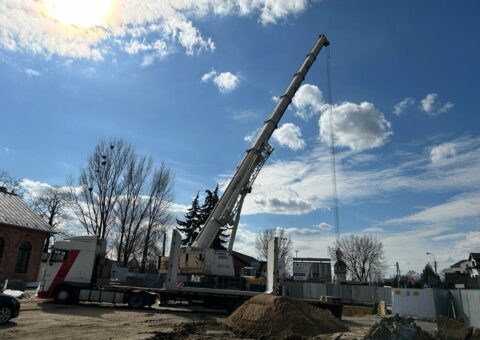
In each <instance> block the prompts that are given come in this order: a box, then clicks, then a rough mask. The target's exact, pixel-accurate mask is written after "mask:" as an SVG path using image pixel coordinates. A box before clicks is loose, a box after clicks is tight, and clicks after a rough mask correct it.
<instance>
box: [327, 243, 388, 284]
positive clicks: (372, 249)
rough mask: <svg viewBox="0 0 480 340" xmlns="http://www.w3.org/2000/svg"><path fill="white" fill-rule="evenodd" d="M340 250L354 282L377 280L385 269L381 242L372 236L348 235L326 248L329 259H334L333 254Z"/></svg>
mask: <svg viewBox="0 0 480 340" xmlns="http://www.w3.org/2000/svg"><path fill="white" fill-rule="evenodd" d="M337 249H340V250H341V251H342V253H343V260H344V261H345V263H346V265H347V269H348V271H349V272H350V274H351V275H352V278H353V279H354V280H358V281H361V282H366V281H372V280H375V279H378V276H379V275H380V273H382V272H383V271H384V269H385V265H384V250H383V244H382V242H380V241H378V240H377V239H376V238H375V237H373V236H372V235H366V234H365V235H363V236H358V235H348V236H344V237H342V238H340V239H339V240H337V241H336V242H335V245H334V246H333V247H328V251H329V254H330V257H331V258H332V259H335V258H336V255H335V252H336V250H337Z"/></svg>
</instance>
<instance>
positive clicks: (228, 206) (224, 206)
mask: <svg viewBox="0 0 480 340" xmlns="http://www.w3.org/2000/svg"><path fill="white" fill-rule="evenodd" d="M329 44H330V43H329V41H328V39H327V37H326V36H325V35H320V36H319V37H318V39H317V41H316V42H315V45H314V46H313V48H312V50H311V51H310V53H308V54H307V56H306V58H305V61H304V62H303V64H302V65H301V67H300V69H299V70H298V72H297V73H295V75H294V76H293V79H292V81H291V82H290V85H288V87H287V90H286V91H285V93H284V94H283V95H282V96H281V97H280V98H279V100H278V101H277V105H276V106H275V108H274V109H273V111H272V113H271V114H270V117H269V118H268V119H267V120H266V121H265V124H264V125H263V128H262V130H261V131H260V133H259V134H258V136H257V139H256V140H255V142H254V143H253V144H252V146H251V148H250V149H248V150H247V151H246V154H245V156H244V158H243V159H242V161H241V162H240V165H239V166H238V167H237V171H236V172H235V174H234V176H233V177H232V179H231V180H230V183H229V184H228V186H227V188H226V189H225V191H224V192H223V195H222V197H221V198H220V200H219V201H218V203H217V205H216V206H215V208H214V209H213V211H212V213H211V214H210V216H209V217H208V219H207V221H206V222H205V225H204V227H203V228H202V230H201V231H200V233H199V234H198V236H197V238H196V239H195V241H194V242H193V244H192V247H198V248H209V247H211V245H212V243H213V241H214V239H215V237H216V236H217V234H218V232H219V230H220V228H221V227H223V226H226V225H227V224H234V223H236V224H238V218H237V214H240V210H241V207H242V203H243V200H244V198H245V196H246V194H248V193H249V192H250V191H251V189H252V185H253V182H254V181H255V178H256V177H257V175H258V172H259V171H260V169H261V168H262V166H263V164H264V163H265V161H266V159H267V158H268V156H270V154H271V153H272V151H273V148H272V147H271V146H270V145H269V144H268V141H269V139H270V137H271V136H272V134H273V131H274V130H275V129H276V128H277V125H278V122H279V121H280V119H281V118H282V116H283V114H284V113H285V110H286V109H287V107H288V105H289V104H290V102H291V101H292V99H293V96H294V95H295V93H296V92H297V90H298V88H299V87H300V85H301V83H302V82H303V80H304V79H305V76H306V75H307V72H308V70H309V69H310V67H311V66H312V64H313V62H314V61H315V59H316V57H317V55H318V53H319V52H320V50H321V48H322V47H323V46H328V45H329ZM235 221H236V222H235ZM234 227H235V228H236V227H237V226H236V225H235V226H234ZM232 234H234V233H232ZM230 243H231V244H233V242H230ZM231 247H232V246H230V247H229V248H230V250H231Z"/></svg>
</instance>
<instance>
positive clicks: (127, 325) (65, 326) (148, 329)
mask: <svg viewBox="0 0 480 340" xmlns="http://www.w3.org/2000/svg"><path fill="white" fill-rule="evenodd" d="M226 317H227V315H226V314H223V313H218V312H212V311H206V310H199V309H196V310H191V309H189V308H160V307H152V308H151V309H145V310H132V309H129V308H128V307H127V306H119V305H117V306H114V305H110V304H80V305H75V306H63V305H57V304H54V303H51V302H43V301H41V300H30V301H22V307H21V312H20V316H19V317H18V318H16V319H13V320H12V321H11V322H9V323H8V324H6V325H4V326H0V339H38V340H41V339H68V340H73V339H98V340H100V339H210V338H214V339H236V337H235V335H234V334H233V333H231V332H230V331H229V330H228V329H227V328H226V327H225V326H224V325H223V320H224V319H225V318H226ZM378 320H379V317H377V316H372V315H369V316H361V317H346V318H344V320H343V322H344V323H345V324H346V325H347V326H348V327H349V328H350V330H351V331H350V332H348V333H345V334H343V335H341V336H340V334H335V335H331V336H322V337H321V339H358V338H362V337H363V335H364V334H365V333H366V331H367V329H368V328H369V327H370V326H371V325H372V324H373V323H374V322H376V321H378ZM419 324H420V326H421V327H422V328H424V329H426V330H429V331H431V330H433V329H434V328H435V325H434V324H433V323H419ZM339 336H340V337H339Z"/></svg>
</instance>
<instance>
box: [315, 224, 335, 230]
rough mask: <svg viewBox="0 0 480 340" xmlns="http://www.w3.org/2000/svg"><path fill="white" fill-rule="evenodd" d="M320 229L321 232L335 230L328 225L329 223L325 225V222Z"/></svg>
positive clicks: (320, 225)
mask: <svg viewBox="0 0 480 340" xmlns="http://www.w3.org/2000/svg"><path fill="white" fill-rule="evenodd" d="M318 227H319V228H320V229H321V230H332V229H333V226H332V225H330V224H328V223H325V222H322V223H320V224H319V225H318Z"/></svg>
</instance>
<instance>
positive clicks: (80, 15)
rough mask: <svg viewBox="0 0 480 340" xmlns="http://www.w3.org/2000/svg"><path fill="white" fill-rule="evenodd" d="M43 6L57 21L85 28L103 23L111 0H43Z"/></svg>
mask: <svg viewBox="0 0 480 340" xmlns="http://www.w3.org/2000/svg"><path fill="white" fill-rule="evenodd" d="M45 7H46V10H47V13H48V15H49V16H51V17H52V18H54V19H56V20H58V21H59V22H61V23H64V24H68V25H75V26H79V27H82V28H87V27H91V26H99V25H102V24H103V23H105V20H106V18H107V17H108V15H109V14H110V11H111V9H112V0H45Z"/></svg>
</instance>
